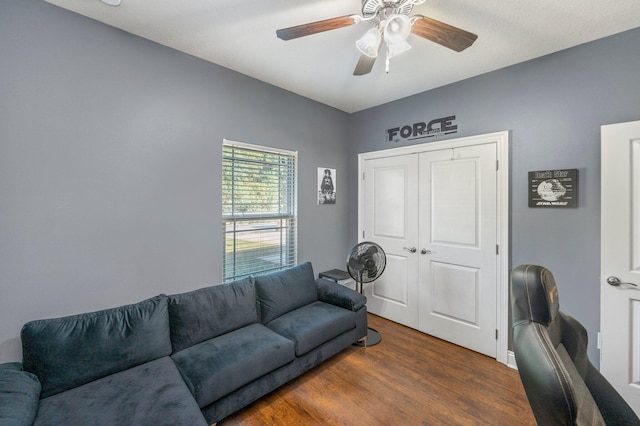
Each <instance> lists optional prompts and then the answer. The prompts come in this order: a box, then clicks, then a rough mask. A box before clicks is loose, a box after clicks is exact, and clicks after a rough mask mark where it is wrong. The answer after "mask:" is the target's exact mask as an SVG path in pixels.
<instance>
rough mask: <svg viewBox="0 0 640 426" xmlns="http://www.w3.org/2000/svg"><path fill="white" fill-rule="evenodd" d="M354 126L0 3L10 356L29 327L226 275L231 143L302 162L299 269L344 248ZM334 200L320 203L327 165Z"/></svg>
mask: <svg viewBox="0 0 640 426" xmlns="http://www.w3.org/2000/svg"><path fill="white" fill-rule="evenodd" d="M348 119H349V116H348V115H347V114H345V113H343V112H340V111H338V110H335V109H332V108H329V107H326V106H323V105H320V104H318V103H315V102H312V101H310V100H308V99H305V98H302V97H299V96H297V95H294V94H292V93H289V92H286V91H282V90H280V89H277V88H274V87H272V86H269V85H266V84H263V83H261V82H258V81H256V80H253V79H251V78H248V77H245V76H242V75H240V74H237V73H235V72H232V71H230V70H227V69H224V68H221V67H219V66H215V65H212V64H210V63H207V62H204V61H200V60H198V59H195V58H193V57H191V56H188V55H184V54H182V53H179V52H176V51H174V50H171V49H168V48H165V47H163V46H160V45H157V44H154V43H151V42H149V41H146V40H144V39H141V38H138V37H135V36H132V35H129V34H127V33H124V32H122V31H119V30H116V29H113V28H110V27H107V26H105V25H103V24H100V23H98V22H96V21H92V20H90V19H86V18H83V17H80V16H79V15H75V14H73V13H70V12H67V11H65V10H63V9H60V8H57V7H55V6H52V5H50V4H47V3H44V2H41V1H36V0H2V1H1V2H0V362H3V361H13V360H19V359H20V357H21V355H20V342H19V332H20V327H21V326H22V324H24V323H25V322H26V321H28V320H32V319H36V318H46V317H53V316H62V315H67V314H74V313H80V312H86V311H89V310H95V309H101V308H107V307H112V306H117V305H120V304H125V303H133V302H136V301H139V300H142V299H144V298H147V297H151V296H154V295H156V294H158V293H162V292H163V293H167V294H171V293H177V292H182V291H187V290H191V289H195V288H198V287H201V286H205V285H213V284H218V283H219V282H220V279H221V274H222V272H221V259H222V235H221V233H222V227H221V201H220V200H221V171H220V165H221V161H222V160H221V148H220V146H221V143H222V139H223V138H229V139H233V140H238V141H243V142H247V143H255V144H264V145H269V146H274V147H280V148H285V149H290V150H297V151H298V152H299V203H298V211H299V225H298V231H299V235H300V236H299V252H298V253H299V257H298V259H299V261H300V262H302V261H306V260H311V261H312V262H313V264H314V269H315V270H316V272H319V271H322V270H326V269H329V268H334V267H337V266H341V265H342V264H343V263H344V258H345V256H346V253H347V252H348V249H349V244H350V241H349V239H348V205H347V200H348V199H349V197H348V191H347V185H346V181H347V174H346V173H345V171H346V165H347V162H346V161H347V160H346V157H347V155H346V154H347V134H348V128H347V125H348ZM318 166H324V167H331V168H336V169H337V171H338V179H339V180H338V185H339V187H338V189H339V193H338V197H339V198H338V204H337V205H336V206H317V205H316V192H315V191H316V189H315V187H316V167H318Z"/></svg>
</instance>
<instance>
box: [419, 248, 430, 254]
mask: <svg viewBox="0 0 640 426" xmlns="http://www.w3.org/2000/svg"><path fill="white" fill-rule="evenodd" d="M420 253H422V254H431V250H427V249H422V250H420Z"/></svg>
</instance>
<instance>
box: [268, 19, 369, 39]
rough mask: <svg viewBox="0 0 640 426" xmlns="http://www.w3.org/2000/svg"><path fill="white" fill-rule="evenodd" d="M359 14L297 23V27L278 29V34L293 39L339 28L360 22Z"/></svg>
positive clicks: (282, 37) (281, 37)
mask: <svg viewBox="0 0 640 426" xmlns="http://www.w3.org/2000/svg"><path fill="white" fill-rule="evenodd" d="M358 18H359V16H358V15H345V16H339V17H337V18H330V19H324V20H322V21H316V22H310V23H308V24H302V25H296V26H295V27H289V28H281V29H279V30H277V31H276V35H277V36H278V38H279V39H281V40H291V39H294V38H298V37H304V36H308V35H311V34H316V33H321V32H323V31H329V30H337V29H338V28H344V27H348V26H350V25H353V24H357V23H358V22H360V20H359V19H358Z"/></svg>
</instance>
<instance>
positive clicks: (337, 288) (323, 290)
mask: <svg viewBox="0 0 640 426" xmlns="http://www.w3.org/2000/svg"><path fill="white" fill-rule="evenodd" d="M316 286H317V287H318V300H320V301H321V302H325V303H330V304H332V305H336V306H339V307H341V308H344V309H348V310H350V311H354V312H355V311H358V310H360V309H362V308H363V307H364V306H365V305H366V304H367V298H366V297H364V296H363V295H361V294H360V293H358V292H357V291H353V290H351V289H350V288H347V287H345V286H343V285H340V284H338V283H336V282H333V281H331V280H328V279H326V278H318V279H317V280H316Z"/></svg>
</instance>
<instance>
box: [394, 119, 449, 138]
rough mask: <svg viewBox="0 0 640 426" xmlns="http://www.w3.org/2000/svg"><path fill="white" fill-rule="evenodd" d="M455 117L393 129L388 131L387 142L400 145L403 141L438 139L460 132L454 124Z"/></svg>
mask: <svg viewBox="0 0 640 426" xmlns="http://www.w3.org/2000/svg"><path fill="white" fill-rule="evenodd" d="M455 119H456V116H455V115H450V116H448V117H442V118H436V119H434V120H431V121H429V122H428V123H427V122H424V121H420V122H418V123H413V124H406V125H404V126H401V127H393V128H391V129H387V130H386V139H387V142H395V143H398V142H400V141H402V140H409V141H411V140H416V139H426V138H438V137H441V136H444V135H450V134H452V133H457V132H458V125H457V124H454V121H455Z"/></svg>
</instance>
